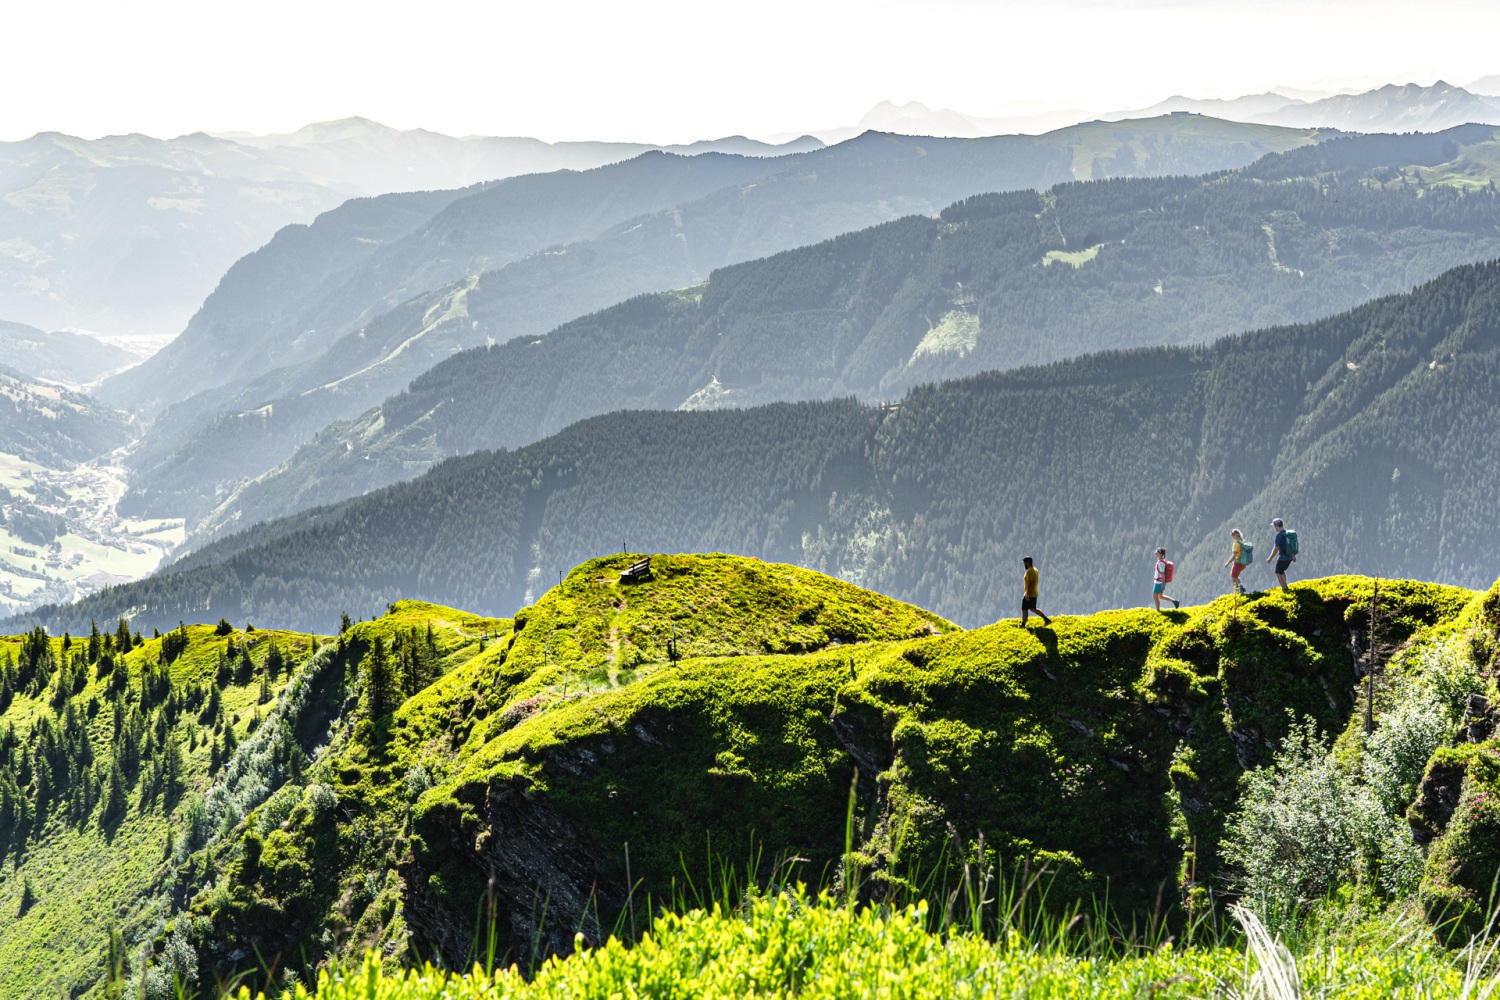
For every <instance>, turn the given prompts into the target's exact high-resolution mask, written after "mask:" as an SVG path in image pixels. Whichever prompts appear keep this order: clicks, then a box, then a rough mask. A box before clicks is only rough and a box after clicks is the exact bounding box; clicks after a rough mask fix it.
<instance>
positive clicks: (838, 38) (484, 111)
mask: <svg viewBox="0 0 1500 1000" xmlns="http://www.w3.org/2000/svg"><path fill="white" fill-rule="evenodd" d="M1497 38H1500V3H1496V2H1495V0H1482V2H1481V0H1425V2H1422V3H1412V2H1411V0H1400V2H1387V0H1360V2H1346V0H1298V2H1292V3H1283V2H1279V0H1272V2H1258V3H1254V4H1251V3H1238V2H1229V0H1214V2H1196V3H1189V2H1173V0H1147V2H1128V0H1049V2H1041V3H1021V2H1007V0H926V2H923V0H757V2H755V3H743V4H736V3H715V2H705V0H691V2H689V0H634V2H619V0H610V2H595V0H582V2H567V0H553V2H543V0H529V2H526V3H515V2H510V0H491V2H484V0H422V2H415V0H413V2H403V3H398V2H389V0H359V2H357V3H350V2H344V0H339V2H324V0H254V2H247V0H216V2H212V3H205V2H203V0H193V2H179V0H135V2H126V0H0V93H4V94H5V97H4V99H3V100H0V139H7V140H8V139H19V138H24V137H26V136H29V135H31V134H33V133H35V132H38V131H42V130H55V131H61V132H68V133H72V134H75V135H82V136H85V137H89V138H92V137H96V136H99V135H104V134H109V133H120V132H144V133H147V134H149V135H155V136H160V137H167V136H174V135H179V134H182V133H185V132H191V131H197V130H203V131H230V130H246V131H254V132H276V131H289V130H291V129H294V128H297V127H298V126H300V125H303V124H306V123H307V122H310V121H323V120H328V119H333V118H342V117H347V116H350V115H364V116H366V117H369V118H374V119H376V120H378V121H382V122H385V123H386V124H388V125H394V126H397V127H401V128H413V127H424V128H430V129H434V130H437V131H441V132H447V133H450V134H458V135H464V134H476V133H477V134H489V135H534V136H538V137H541V138H544V139H550V140H556V139H582V138H601V139H636V140H643V141H653V142H678V141H685V140H691V139H698V138H705V137H712V136H720V135H727V134H733V133H742V134H747V135H753V136H760V135H766V134H769V133H775V132H785V131H795V130H802V129H809V128H818V127H828V126H834V125H843V124H852V123H853V122H854V121H855V120H857V119H858V118H859V117H860V116H861V115H862V114H864V113H865V112H866V111H867V110H869V108H870V107H871V106H872V105H874V104H875V103H876V102H878V101H881V100H887V99H889V100H894V101H897V102H904V101H908V100H919V101H922V102H924V103H926V104H928V105H930V106H932V107H934V108H937V107H952V108H955V109H957V110H960V111H964V112H967V113H970V114H978V115H988V114H997V113H1007V112H1008V107H1007V106H1008V105H1011V104H1013V103H1014V102H1022V101H1035V102H1041V103H1043V104H1062V105H1065V106H1079V107H1084V108H1087V109H1089V110H1095V111H1105V110H1112V109H1123V108H1130V107H1138V106H1142V105H1144V104H1148V103H1151V102H1154V101H1156V100H1159V99H1161V98H1163V97H1167V96H1169V95H1171V94H1174V93H1185V94H1187V95H1189V96H1232V95H1234V94H1239V93H1246V92H1257V91H1261V90H1264V89H1266V88H1268V87H1270V86H1271V85H1273V84H1291V85H1295V84H1310V83H1316V82H1318V81H1322V80H1333V81H1345V80H1349V81H1357V82H1359V83H1362V84H1365V85H1372V84H1376V83H1381V82H1388V81H1397V82H1406V81H1408V80H1413V79H1415V80H1416V81H1417V82H1420V83H1430V82H1432V80H1433V79H1436V78H1439V77H1441V78H1443V79H1446V80H1448V82H1450V83H1457V84H1465V83H1468V82H1469V81H1471V80H1473V79H1474V78H1476V77H1480V76H1485V75H1489V74H1495V73H1500V48H1497V46H1496V45H1495V39H1497Z"/></svg>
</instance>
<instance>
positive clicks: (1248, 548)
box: [1224, 528, 1255, 594]
mask: <svg viewBox="0 0 1500 1000" xmlns="http://www.w3.org/2000/svg"><path fill="white" fill-rule="evenodd" d="M1229 540H1230V542H1231V543H1232V548H1231V549H1230V551H1229V561H1228V562H1226V563H1225V564H1224V565H1225V566H1233V567H1234V569H1231V570H1230V571H1229V582H1230V583H1231V584H1233V585H1234V592H1235V593H1236V594H1243V593H1244V592H1245V585H1244V584H1242V583H1240V574H1241V573H1243V572H1245V567H1246V566H1249V565H1250V564H1251V563H1253V562H1254V561H1255V546H1253V545H1251V544H1250V543H1249V542H1247V541H1245V536H1244V535H1242V534H1240V529H1239V528H1232V529H1230V532H1229Z"/></svg>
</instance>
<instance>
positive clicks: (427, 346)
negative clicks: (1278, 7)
mask: <svg viewBox="0 0 1500 1000" xmlns="http://www.w3.org/2000/svg"><path fill="white" fill-rule="evenodd" d="M1315 137H1316V135H1315V133H1311V132H1293V131H1286V130H1276V129H1265V128H1264V127H1263V126H1241V125H1232V124H1228V123H1223V122H1215V121H1213V120H1211V119H1198V118H1191V117H1172V118H1163V119H1157V120H1152V121H1145V122H1122V123H1093V124H1090V125H1087V126H1078V127H1077V128H1074V129H1068V130H1063V131H1062V132H1058V133H1053V134H1051V135H1048V136H1040V137H1036V136H1001V137H996V138H993V139H982V140H943V139H931V138H921V139H912V138H906V137H900V136H888V135H878V134H873V133H872V134H869V135H866V136H863V137H861V138H859V139H856V140H852V141H850V142H847V143H844V144H841V145H840V146H837V147H832V148H830V149H826V150H819V151H817V152H815V153H809V154H806V155H803V156H796V157H789V158H785V159H784V160H757V161H747V164H748V166H749V167H753V168H754V170H757V171H766V173H764V175H757V176H756V177H753V178H747V179H746V180H745V181H744V182H742V183H730V184H727V185H726V186H724V187H722V188H721V189H720V190H718V191H716V192H715V193H713V194H709V195H706V196H704V197H701V198H698V199H697V200H691V199H689V198H687V197H686V196H684V199H683V200H682V201H680V202H678V203H672V202H669V201H668V199H667V197H666V192H665V190H663V191H657V190H656V189H655V188H654V187H652V186H651V183H650V182H651V177H652V170H656V169H662V168H666V167H669V168H671V170H673V171H678V172H682V173H684V175H685V176H690V177H699V176H701V174H700V173H694V171H703V170H705V169H706V168H704V167H703V166H701V165H697V164H694V163H693V162H691V161H690V162H688V163H677V162H676V161H673V160H672V159H671V158H668V157H651V158H647V159H646V160H643V161H642V162H641V163H640V164H636V165H635V166H634V167H631V165H620V166H618V167H612V168H609V169H608V171H606V172H601V174H600V176H601V177H615V176H625V175H626V174H628V173H629V171H630V170H631V169H634V170H636V171H637V172H638V173H639V176H638V177H636V180H635V184H636V185H637V186H638V187H640V188H641V189H642V190H640V191H636V193H634V194H631V195H630V197H631V198H636V199H637V202H636V203H637V204H641V203H642V202H641V201H640V199H642V198H644V197H645V196H646V195H651V196H652V197H656V196H658V195H660V196H661V197H660V200H661V202H662V204H663V205H668V204H672V205H674V207H668V208H665V209H664V210H662V211H659V212H656V213H654V214H647V215H642V216H640V217H638V218H634V219H631V220H629V221H624V222H621V223H620V224H619V225H617V226H616V227H615V228H614V229H613V230H610V231H609V232H607V233H603V235H600V236H599V237H598V238H597V239H588V240H583V241H582V242H576V243H571V244H568V245H566V246H561V247H559V246H551V245H549V244H548V243H546V242H542V240H543V239H544V238H545V237H547V233H546V232H544V231H543V228H542V226H541V223H540V221H538V220H536V219H533V217H532V216H531V215H530V214H526V213H523V214H521V215H520V216H519V220H520V221H519V223H517V224H514V225H513V224H512V222H511V221H510V215H509V214H508V213H510V212H511V208H509V207H507V206H508V204H509V203H508V202H507V201H505V197H509V196H508V195H506V192H508V191H510V190H512V189H516V190H520V189H521V188H522V187H523V186H524V185H535V186H541V187H542V188H543V191H544V193H545V194H546V195H547V197H546V199H545V206H547V207H548V210H549V211H552V210H557V211H559V212H560V214H561V217H562V218H563V219H566V220H573V219H574V218H575V214H576V213H577V211H578V210H577V209H576V208H559V207H558V206H566V205H567V204H568V201H567V199H568V198H569V197H571V194H570V192H573V189H574V187H577V186H578V185H581V184H583V183H584V180H585V179H584V178H578V177H573V178H562V179H558V178H523V179H517V180H515V181H511V182H507V183H505V184H502V185H498V186H496V188H495V189H494V190H493V191H486V192H484V193H482V194H479V195H476V196H474V197H472V198H467V199H464V200H463V201H460V202H455V203H453V205H451V206H450V207H449V208H448V209H447V210H445V212H444V214H443V215H442V216H441V217H440V218H439V219H438V220H435V221H434V222H433V223H432V224H430V225H428V226H425V227H423V228H422V229H421V230H419V231H417V232H414V233H413V234H412V236H411V237H410V238H409V239H408V240H405V241H402V243H400V244H399V245H397V246H394V247H392V248H390V251H389V252H390V253H391V254H392V255H393V258H392V261H391V268H390V270H391V271H392V273H389V274H387V273H385V271H384V270H382V268H384V263H385V260H386V258H385V257H384V256H381V255H376V256H372V258H371V259H370V261H369V263H368V265H367V266H363V267H361V268H359V269H358V270H357V271H355V272H353V273H351V274H349V275H341V276H340V277H339V278H338V280H337V281H334V282H331V283H330V285H329V287H327V288H322V290H320V291H319V292H318V296H319V298H318V302H317V303H314V302H308V303H306V304H305V307H303V306H299V307H298V308H297V309H292V310H288V311H287V312H286V314H285V317H284V321H282V322H280V323H279V325H276V326H273V327H272V328H270V329H269V330H268V332H267V336H268V337H269V338H270V339H269V340H268V341H265V342H261V341H256V342H255V343H257V344H259V345H260V347H259V348H258V349H257V350H256V351H254V352H252V353H253V354H254V355H255V361H254V364H255V365H257V366H267V365H269V364H270V363H271V359H276V358H280V357H281V356H282V355H283V354H285V353H287V351H288V349H289V348H288V346H287V345H288V344H289V343H290V342H293V341H294V340H295V339H297V338H305V339H306V340H307V342H308V343H310V344H312V343H317V344H322V345H327V343H328V341H329V340H330V339H331V338H333V337H337V338H338V339H337V341H336V342H334V343H332V345H331V346H327V349H326V350H323V351H322V353H321V354H316V352H314V356H311V357H309V358H308V360H306V361H305V362H303V363H301V364H298V365H294V366H292V367H288V368H277V369H275V370H273V371H268V372H266V373H265V374H264V375H262V376H260V377H259V378H257V379H255V380H254V381H252V382H251V383H250V384H248V385H244V384H239V385H237V386H236V387H234V388H231V387H230V386H228V385H226V386H225V387H223V388H221V389H216V390H212V391H208V392H200V393H199V395H197V396H196V397H194V398H193V399H189V400H187V401H186V402H184V403H182V404H180V405H179V406H177V407H174V408H173V409H172V410H170V411H169V412H168V413H166V414H164V415H163V416H161V417H160V418H159V419H158V420H157V424H156V426H155V427H154V428H153V430H152V432H151V434H150V435H149V436H148V437H147V438H146V440H144V441H143V442H142V444H141V446H140V447H139V448H138V449H137V452H136V454H135V456H134V457H133V458H132V463H133V468H135V469H137V470H141V471H142V473H143V475H142V476H141V478H142V480H143V481H153V482H150V484H149V486H148V488H149V489H155V488H156V487H157V486H158V485H160V484H159V483H157V482H154V480H158V479H165V480H168V481H170V482H171V484H172V485H171V488H172V489H174V490H178V491H182V492H183V493H184V494H185V495H187V496H191V495H193V494H194V492H195V491H196V492H201V490H202V489H203V488H204V487H205V486H206V485H207V483H208V482H210V481H217V479H219V478H222V477H226V476H232V477H234V478H236V479H238V478H244V477H246V476H253V475H255V474H258V473H259V472H262V471H264V470H266V469H268V468H270V467H272V466H274V465H275V464H277V463H279V462H280V461H282V460H283V459H285V458H287V457H289V456H290V455H291V454H292V452H293V450H295V448H296V446H297V445H298V444H300V443H301V442H302V441H303V440H305V439H306V438H308V437H310V436H311V435H312V434H313V433H315V432H316V431H317V430H318V429H320V428H322V427H323V426H325V425H326V424H327V423H328V422H330V421H332V420H335V419H340V418H348V417H354V416H357V415H358V414H359V413H361V412H363V411H364V410H366V409H368V408H369V407H370V406H373V405H375V404H377V403H378V402H379V401H380V400H381V399H383V398H385V397H386V396H387V395H389V394H390V393H392V392H395V391H398V390H399V389H400V388H402V387H403V386H404V385H405V384H406V383H407V382H408V381H409V380H410V379H411V378H412V377H414V376H416V375H418V374H419V373H421V372H422V371H424V370H426V369H427V368H429V367H431V365H433V364H435V363H437V362H438V361H441V360H443V359H445V358H447V357H448V356H450V354H452V353H453V352H454V351H455V350H458V349H461V348H465V347H473V346H477V345H482V344H486V343H496V342H503V341H506V340H510V339H512V338H515V337H518V336H537V335H540V334H542V333H545V332H546V331H547V330H550V329H552V328H553V327H554V326H556V325H557V324H559V323H562V322H564V321H566V320H569V319H572V318H574V317H576V316H579V315H581V314H583V313H585V312H588V311H589V310H592V309H598V308H602V307H604V306H607V305H610V304H612V303H615V302H619V301H620V300H622V299H625V298H628V297H630V296H632V295H636V294H639V293H641V292H646V291H660V290H662V289H666V288H672V287H677V286H681V285H686V284H692V283H695V282H698V281H701V280H703V279H704V278H706V277H707V276H708V275H709V274H710V272H711V271H712V270H713V269H714V268H717V267H720V266H723V265H725V264H728V263H733V262H736V261H743V260H749V259H753V258H755V257H759V256H763V255H765V254H769V253H774V252H776V251H779V250H784V249H786V248H788V247H792V246H799V245H803V244H807V243H813V242H816V241H818V240H822V239H826V238H828V237H830V236H834V235H836V234H838V233H843V232H847V231H850V230H855V229H859V228H861V227H864V226H868V225H871V224H873V223H877V222H883V221H886V220H889V219H893V218H896V217H898V216H901V215H905V214H908V213H912V212H918V213H935V212H937V211H938V210H939V209H941V208H942V207H943V206H944V205H947V204H949V203H950V202H952V201H953V200H954V199H955V198H960V197H963V196H965V195H968V194H972V193H973V192H975V191H985V190H1005V189H1015V188H1031V187H1045V186H1047V185H1049V184H1052V183H1056V182H1057V181H1059V180H1066V179H1068V178H1072V177H1080V176H1081V177H1095V176H1114V175H1123V176H1135V175H1141V174H1153V175H1154V174H1162V173H1177V172H1182V171H1187V170H1193V171H1201V170H1204V169H1212V168H1218V167H1222V166H1232V165H1239V164H1243V163H1247V162H1249V161H1250V160H1252V159H1254V158H1255V157H1256V156H1258V155H1260V154H1262V153H1265V152H1267V151H1271V150H1275V149H1285V148H1288V147H1291V146H1296V145H1301V144H1305V143H1308V142H1311V141H1313V139H1314V138H1315ZM731 166H733V164H730V165H729V166H725V167H721V168H715V169H722V170H726V171H727V170H729V169H730V167H731ZM741 166H745V165H743V164H742V165H741ZM648 168H649V169H648ZM735 169H739V168H738V167H736V168H735ZM564 180H567V181H568V183H567V184H564V183H563V181H564ZM549 185H550V187H549ZM599 186H600V187H601V189H602V190H601V192H599V197H600V198H601V202H600V207H599V208H598V209H597V210H591V212H590V213H586V214H585V216H584V218H583V219H582V221H580V222H579V229H580V231H582V230H583V229H586V228H587V227H586V226H585V225H584V223H587V225H590V226H592V225H597V226H598V227H599V229H598V231H599V232H601V233H602V232H603V229H604V228H605V227H606V225H607V223H609V222H610V220H611V219H620V218H622V217H623V216H622V215H620V214H618V210H619V209H622V208H627V207H629V205H630V204H631V203H632V202H631V201H630V198H627V197H626V196H625V194H621V193H612V192H611V190H610V189H609V188H608V186H607V185H604V184H603V183H602V182H601V184H600V185H599ZM552 188H555V189H556V190H552ZM527 190H530V188H527ZM631 190H632V191H634V190H635V189H634V188H632V189H631ZM575 193H576V192H575ZM606 194H607V195H609V197H608V198H605V197H604V195H606ZM502 196H504V197H502ZM585 201H587V199H585ZM639 211H641V212H644V211H647V209H646V208H640V209H639ZM611 213H617V214H611ZM544 218H545V213H544ZM528 220H529V221H528ZM520 223H524V224H520ZM533 223H534V224H533ZM564 231H565V229H563V228H559V229H556V230H551V231H550V232H552V233H553V235H554V237H555V238H557V239H561V238H562V237H561V236H560V235H558V234H559V233H561V232H564ZM501 236H504V237H505V240H506V241H508V242H503V245H494V246H492V245H491V244H493V243H495V242H496V240H497V239H499V237H501ZM523 237H524V239H523ZM525 240H532V244H531V246H532V249H533V250H534V251H536V252H534V253H533V254H532V255H531V256H528V257H525V258H523V259H519V260H514V261H512V262H511V263H509V264H508V265H506V266H503V267H498V269H496V270H485V269H486V268H496V267H497V266H498V264H499V263H500V262H503V261H504V260H506V259H508V258H509V256H510V255H512V254H513V253H515V252H518V248H521V247H523V246H524V245H525ZM273 256H274V255H273ZM376 271H378V272H379V273H372V272H376ZM454 274H457V275H464V276H465V277H464V278H463V280H461V281H459V282H458V283H456V284H453V285H450V286H448V287H445V288H436V290H433V291H431V292H430V293H428V294H426V295H422V296H418V297H416V298H413V299H411V300H410V301H408V302H406V303H404V304H403V305H401V306H400V307H398V308H396V309H395V310H393V311H389V312H383V311H382V310H384V309H386V303H385V301H384V300H383V299H382V298H380V295H382V294H386V293H389V294H396V293H397V292H399V293H400V294H404V295H412V294H414V293H415V292H417V291H419V290H421V289H422V287H423V284H422V283H423V282H429V281H430V282H433V283H435V285H440V284H442V282H444V281H447V280H449V278H450V277H451V276H452V275H454ZM320 288H321V286H320ZM392 290H395V291H392ZM267 291H268V293H269V299H270V300H271V301H276V300H277V299H278V295H279V293H277V292H276V291H275V289H274V288H272V289H268V290H267ZM319 303H322V304H319ZM323 304H326V305H327V306H328V309H327V310H326V311H325V310H324V309H323ZM362 309H363V310H368V311H372V312H378V313H380V314H379V315H375V316H374V317H373V318H369V319H367V320H360V321H359V324H356V323H355V320H354V318H353V317H355V316H356V315H363V314H362V313H359V312H358V310H362ZM337 317H343V319H342V320H338V319H337ZM341 324H342V325H341ZM361 324H362V325H361ZM309 330H312V331H315V333H314V334H308V333H307V331H309ZM257 336H259V335H257ZM189 353H190V352H189ZM292 353H293V354H294V355H295V354H296V352H295V351H293V352H292ZM187 360H188V359H187V358H186V357H185V356H183V357H180V358H179V361H180V362H181V363H184V364H185V363H186V362H187ZM145 370H146V369H143V371H145ZM125 378H126V379H134V378H139V376H135V375H130V374H127V376H125ZM156 381H157V382H158V383H160V381H161V380H160V379H158V380H156ZM122 384H123V383H122ZM178 384H179V385H180V386H181V387H180V388H179V389H177V390H176V391H178V392H180V393H183V394H186V393H189V392H192V391H194V390H196V389H199V388H200V387H199V386H198V385H197V384H196V382H195V381H194V380H193V379H184V380H182V381H181V382H180V383H178ZM174 451H181V452H182V453H183V455H182V456H181V459H178V460H172V461H166V459H167V457H168V456H170V454H171V453H172V452H174ZM229 454H233V456H234V464H235V467H234V469H233V470H229V469H226V468H223V467H218V468H190V467H185V466H182V465H181V464H180V462H181V461H186V462H187V464H188V465H189V466H190V465H191V456H193V455H197V456H199V457H200V458H209V457H210V456H212V455H218V456H221V457H227V456H228V455H229ZM210 461H212V459H210ZM174 463H179V464H174ZM157 468H161V469H162V470H163V473H164V474H163V476H161V477H158V476H157V475H156V473H155V472H154V471H153V470H155V469H157ZM209 489H210V495H211V492H212V488H211V487H210V488H209ZM150 496H151V494H148V493H142V494H141V495H140V499H142V500H147V502H152V503H153V506H154V501H150V500H148V498H149V497H150ZM174 502H176V501H174ZM142 509H144V508H142ZM182 512H185V511H180V512H179V513H182Z"/></svg>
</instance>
